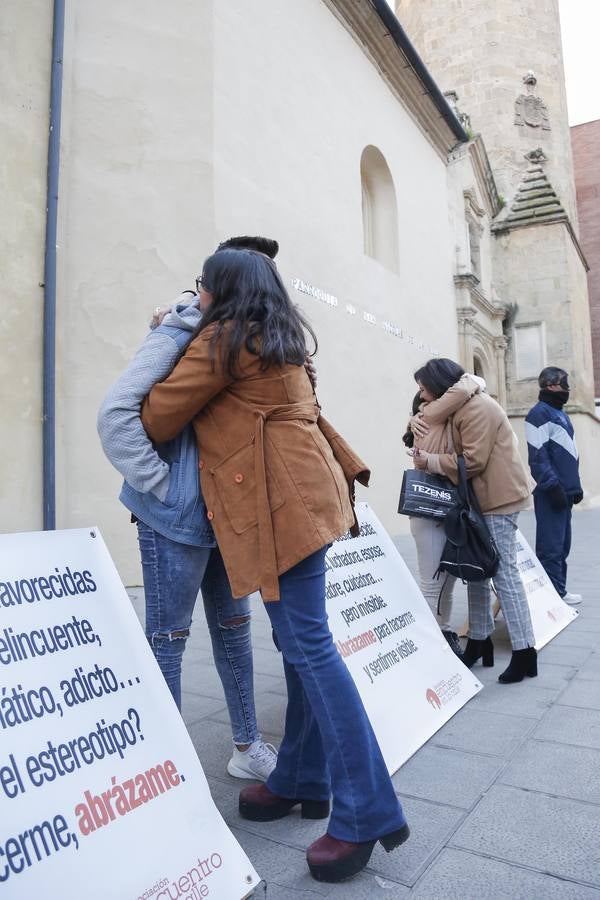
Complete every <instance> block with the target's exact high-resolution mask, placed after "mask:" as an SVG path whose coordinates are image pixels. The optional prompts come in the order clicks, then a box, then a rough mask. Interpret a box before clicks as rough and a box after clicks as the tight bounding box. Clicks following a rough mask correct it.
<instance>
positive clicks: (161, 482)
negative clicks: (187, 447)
mask: <svg viewBox="0 0 600 900" xmlns="http://www.w3.org/2000/svg"><path fill="white" fill-rule="evenodd" d="M190 296H193V300H192V302H191V303H190ZM197 299H198V298H197V297H196V295H195V294H192V292H190V291H185V292H184V293H183V294H180V295H179V297H178V298H177V300H176V301H175V303H174V304H173V306H172V308H171V312H170V313H169V314H168V315H166V316H165V318H164V319H163V321H162V322H161V324H160V325H159V326H158V327H157V328H155V329H154V330H153V331H151V332H150V333H149V334H148V336H147V337H146V340H145V341H144V343H143V344H142V346H141V347H140V349H139V350H138V351H137V353H136V355H135V356H134V358H133V359H132V361H131V362H130V363H129V365H128V366H127V368H126V369H125V371H124V372H123V374H122V375H121V376H120V377H119V378H118V379H117V381H116V382H115V383H114V385H113V386H112V388H111V389H110V390H109V392H108V394H107V395H106V397H105V398H104V401H103V403H102V405H101V407H100V410H99V412H98V423H97V425H98V434H99V436H100V441H101V443H102V447H103V449H104V452H105V454H106V456H107V457H108V459H109V460H110V462H111V463H112V464H113V466H114V467H115V469H117V471H119V472H120V473H121V475H122V476H123V478H124V479H125V481H127V482H128V483H129V484H130V485H131V486H132V487H133V488H135V490H136V491H140V492H141V493H147V492H149V491H152V493H153V494H154V495H155V496H156V497H157V498H158V499H159V500H160V501H161V502H164V501H165V499H166V496H167V491H168V488H169V465H168V463H166V462H165V461H164V460H163V459H162V458H161V457H160V456H159V454H158V453H157V452H156V450H155V449H154V445H153V444H152V441H151V440H150V438H149V437H148V435H147V434H146V432H145V430H144V426H143V425H142V420H141V418H140V412H141V408H142V403H143V402H144V399H145V397H146V396H147V394H149V393H150V390H151V389H152V387H153V386H154V385H155V384H156V383H157V382H158V381H163V379H165V378H166V377H167V375H169V374H170V372H171V370H172V369H173V367H174V366H175V364H176V363H177V361H178V360H179V358H180V357H181V356H182V355H183V353H184V352H185V350H186V348H187V346H188V344H189V343H190V341H191V340H192V338H193V337H194V336H195V334H196V333H197V331H198V329H199V328H200V323H201V321H202V313H201V312H200V310H199V309H198V306H197Z"/></svg>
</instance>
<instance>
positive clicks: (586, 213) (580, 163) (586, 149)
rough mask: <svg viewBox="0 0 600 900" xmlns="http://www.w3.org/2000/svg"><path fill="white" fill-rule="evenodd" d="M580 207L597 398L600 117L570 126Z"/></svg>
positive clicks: (599, 392)
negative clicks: (587, 266)
mask: <svg viewBox="0 0 600 900" xmlns="http://www.w3.org/2000/svg"><path fill="white" fill-rule="evenodd" d="M571 143H572V145H573V162H574V166H575V187H576V189H577V210H578V214H579V229H580V238H581V244H582V247H583V252H584V253H585V256H586V259H587V261H588V265H589V267H590V271H589V272H588V291H589V299H590V317H591V326H592V352H593V357H594V381H595V393H596V397H600V119H596V121H595V122H586V123H585V124H583V125H575V126H574V127H573V128H571Z"/></svg>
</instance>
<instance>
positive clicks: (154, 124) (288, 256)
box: [0, 0, 457, 584]
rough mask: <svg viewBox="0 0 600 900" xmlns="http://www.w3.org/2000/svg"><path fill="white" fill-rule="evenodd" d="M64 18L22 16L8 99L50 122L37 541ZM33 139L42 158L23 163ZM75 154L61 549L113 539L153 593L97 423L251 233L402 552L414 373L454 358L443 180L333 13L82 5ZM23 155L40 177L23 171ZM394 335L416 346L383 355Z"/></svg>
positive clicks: (66, 100)
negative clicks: (47, 111) (55, 88)
mask: <svg viewBox="0 0 600 900" xmlns="http://www.w3.org/2000/svg"><path fill="white" fill-rule="evenodd" d="M21 7H22V8H21ZM46 13H47V11H46V10H45V8H43V12H42V7H38V6H36V16H37V18H34V15H33V13H31V12H30V11H29V8H27V9H26V8H25V5H21V6H17V5H16V4H14V3H13V4H12V7H11V14H14V16H16V19H15V23H16V24H15V26H14V28H13V27H12V26H11V28H12V31H11V30H10V29H9V30H8V33H7V35H6V37H5V40H6V42H7V45H8V49H9V56H8V59H9V65H8V69H9V70H10V67H11V65H12V66H13V67H14V68H15V72H16V73H17V74H16V75H15V76H14V79H13V81H12V82H11V80H10V78H9V79H8V83H9V84H12V85H13V87H14V89H15V90H16V88H17V87H18V86H19V85H20V87H21V88H22V87H23V84H24V83H27V78H28V77H31V78H32V79H33V80H32V84H35V85H37V86H36V92H37V93H36V92H32V96H35V98H36V103H37V106H36V108H35V115H34V116H33V117H28V116H26V115H24V114H23V112H22V111H21V112H19V111H18V110H17V111H16V112H15V115H14V117H13V118H12V119H11V121H10V122H9V129H8V133H9V136H10V140H11V141H12V142H13V143H12V144H9V146H10V147H11V153H12V157H11V165H13V167H14V168H13V171H12V172H11V180H12V183H13V184H14V185H15V187H14V194H13V195H12V196H11V195H10V194H9V202H10V203H12V206H9V208H10V210H11V216H13V217H14V218H15V219H16V220H18V213H22V212H23V197H25V198H26V201H27V206H26V209H27V210H28V213H27V214H28V216H29V218H27V217H23V220H22V222H21V221H20V224H19V227H20V229H21V231H20V236H19V247H20V248H22V252H25V251H26V252H27V253H28V254H29V255H28V256H27V255H26V257H25V262H24V264H23V265H22V266H20V267H19V266H15V275H14V279H13V282H10V284H11V292H12V293H11V294H10V295H9V296H10V297H11V304H10V309H13V308H14V309H15V310H16V309H18V310H19V312H18V314H17V313H13V312H11V316H13V318H11V321H10V324H9V327H8V328H7V334H8V344H7V346H8V348H9V350H8V352H7V353H5V356H4V360H5V362H6V360H10V366H8V367H7V371H8V372H9V373H10V374H11V375H12V374H13V373H17V375H18V377H20V378H24V377H25V374H26V375H27V377H29V378H30V379H31V381H32V383H33V381H34V380H35V381H36V388H35V390H33V389H32V390H29V392H27V391H24V390H21V394H20V398H19V401H18V403H17V407H16V408H15V405H14V403H13V406H12V407H10V410H11V411H10V423H11V428H13V429H16V431H17V432H18V433H19V437H20V440H21V445H20V447H19V455H20V460H19V462H18V464H15V463H12V464H13V465H14V466H15V471H16V473H17V478H16V480H15V485H16V487H15V489H14V490H13V489H12V487H11V490H12V491H13V493H12V494H11V495H10V496H8V499H7V501H6V503H5V502H4V499H3V504H4V505H3V506H2V510H3V515H4V510H5V509H9V510H10V509H11V508H12V507H16V506H17V495H18V498H19V499H18V502H19V506H20V508H21V509H22V510H23V511H24V512H23V514H22V515H21V518H18V516H15V518H14V519H11V521H10V523H9V526H8V528H9V529H10V530H14V528H15V527H23V528H34V527H39V525H40V519H36V515H38V513H37V510H39V509H41V486H40V479H39V474H37V473H38V472H39V467H38V464H40V465H41V462H40V444H39V439H40V434H41V426H40V423H39V389H38V386H37V385H38V384H39V369H40V359H41V343H40V329H41V320H40V313H39V306H38V305H37V304H40V303H41V297H40V298H38V297H37V296H36V300H35V301H33V300H32V301H29V300H28V301H27V302H28V303H29V306H26V307H25V308H26V309H27V314H26V315H24V313H23V307H22V305H19V304H20V301H21V300H22V297H23V295H24V293H25V294H28V296H33V294H32V290H33V287H35V285H37V282H38V281H39V280H41V268H40V263H41V259H42V251H43V221H44V219H43V211H44V207H45V183H44V181H45V147H46V139H45V138H46V136H45V133H44V128H45V123H44V120H43V116H42V110H43V105H42V99H43V97H44V92H47V90H48V84H49V41H50V35H51V25H50V23H49V21H48V19H47V16H46ZM44 16H46V18H44ZM19 17H20V18H19ZM17 25H18V26H19V27H17ZM32 35H34V36H35V35H38V37H37V38H36V39H35V40H33V39H32ZM21 37H22V40H21ZM32 40H33V43H31V41H32ZM36 41H37V43H36ZM28 42H30V44H31V47H32V53H31V59H33V58H35V62H34V63H31V60H30V61H29V62H27V60H28V59H30V57H28V52H29V51H28ZM11 52H12V53H13V56H14V58H13V57H11V56H10V53H11ZM44 53H45V54H46V55H45V57H44ZM11 60H12V62H11ZM19 61H20V62H19ZM20 64H22V70H21V69H19V65H20ZM32 66H33V68H32ZM32 73H36V75H35V77H36V78H37V79H38V81H39V84H38V82H36V81H35V78H33V74H32ZM10 77H11V78H13V75H12V74H11V76H10ZM17 106H18V104H17ZM32 123H36V127H37V132H36V130H35V128H34V126H33V124H32ZM0 127H4V125H2V126H0ZM11 129H12V132H11ZM25 132H26V133H27V135H28V137H31V136H32V135H35V140H32V141H31V147H30V148H29V149H27V148H26V150H25V151H23V149H22V147H21V146H20V145H19V139H22V137H23V135H24V134H25ZM11 135H12V136H11ZM367 144H375V145H376V146H378V147H379V148H380V150H381V151H382V152H383V154H384V155H385V157H386V159H387V162H388V165H389V167H390V170H391V172H392V176H393V178H394V182H395V186H396V192H397V200H398V211H399V243H400V246H399V258H400V271H399V274H394V273H391V272H389V271H387V270H386V269H384V268H383V267H382V266H381V265H380V264H379V263H377V262H375V261H374V260H372V259H370V258H368V257H366V256H365V255H364V253H363V236H362V217H361V186H360V156H361V152H362V150H363V148H364V147H365V146H366V145H367ZM27 146H29V145H27ZM27 154H29V156H30V159H29V157H28V156H27ZM61 154H62V155H61V182H60V207H59V247H58V266H59V269H58V276H59V278H58V346H57V351H58V352H57V376H58V397H57V400H58V429H57V452H58V472H57V476H58V517H57V519H58V521H57V524H58V527H62V528H65V527H79V526H84V525H89V524H92V523H95V524H98V525H99V526H100V527H101V529H102V532H103V534H104V536H105V538H106V540H107V542H108V545H109V548H110V550H111V552H112V554H113V557H114V559H115V561H116V562H117V565H118V567H119V569H120V572H121V575H122V577H123V578H124V580H125V581H126V583H130V584H131V583H139V580H140V570H139V563H138V554H137V548H136V541H135V530H134V529H133V528H132V526H131V525H130V524H129V521H128V514H127V513H126V511H125V510H124V509H123V507H121V506H120V504H119V503H118V500H117V494H118V491H119V486H120V479H119V477H118V475H117V474H116V473H115V472H114V471H113V470H112V468H111V467H110V465H109V464H108V462H107V461H106V460H105V459H104V457H103V454H102V451H101V449H100V445H99V442H98V439H97V436H96V428H95V420H96V413H97V409H98V406H99V404H100V402H101V400H102V397H103V395H104V393H105V391H106V390H107V388H108V387H109V385H110V384H111V383H112V381H113V380H114V379H115V378H116V376H117V375H118V374H119V373H120V372H121V371H122V369H123V368H124V367H125V365H126V364H127V363H128V361H129V360H130V359H131V357H132V355H133V353H134V352H135V349H136V348H137V346H138V345H139V344H140V342H141V340H142V339H143V337H144V335H145V333H146V323H147V321H148V319H149V316H150V314H151V312H152V309H153V308H154V306H156V304H157V303H162V302H164V301H165V300H170V299H171V298H172V297H173V296H174V295H175V294H176V293H177V292H178V291H179V290H180V289H181V288H183V287H188V286H190V285H191V284H192V282H193V277H194V275H195V274H196V273H197V271H199V269H200V265H201V260H202V258H203V257H204V256H205V255H206V254H207V253H209V252H210V251H212V249H213V248H214V246H215V243H216V241H217V239H222V238H224V237H227V236H229V235H231V234H235V233H247V232H249V233H253V232H255V233H264V234H268V235H273V236H274V237H276V238H278V239H279V241H280V242H281V246H282V251H281V256H280V260H279V264H280V267H281V270H282V273H283V275H284V278H285V280H286V282H287V283H288V285H290V292H291V294H292V295H293V296H294V297H295V298H296V299H297V300H299V301H301V302H302V305H303V307H304V308H305V310H306V312H307V314H308V315H309V317H310V318H311V320H312V322H313V324H314V326H315V328H316V330H317V332H318V334H319V338H320V342H321V349H320V352H319V356H318V358H317V364H318V367H319V376H320V385H319V396H320V399H321V402H322V403H323V406H324V408H325V411H326V413H327V414H328V415H329V417H330V418H331V420H332V421H333V422H334V423H335V424H336V425H337V426H338V427H339V428H340V430H341V431H342V432H343V433H344V434H346V435H347V437H348V438H349V439H350V441H351V442H352V443H353V444H354V445H355V446H356V448H357V450H358V451H359V452H361V453H362V454H363V456H364V457H365V459H366V460H367V461H368V462H369V464H370V465H371V466H372V468H373V472H374V475H373V488H372V489H371V490H370V491H369V492H367V493H366V494H365V496H366V497H367V498H368V499H369V501H370V502H371V503H372V505H373V506H374V508H375V509H376V511H377V513H378V514H379V515H380V516H381V517H382V518H383V520H384V521H385V523H386V525H387V527H388V528H389V529H390V531H391V532H392V533H394V532H397V531H400V530H402V529H403V528H404V527H405V526H406V522H405V521H404V520H403V519H400V518H399V517H398V516H397V515H396V513H395V509H396V504H397V497H398V492H399V487H400V482H401V476H402V470H403V468H404V467H405V465H406V464H407V462H408V457H407V456H406V455H405V452H404V448H403V445H402V444H401V441H400V438H401V435H402V433H403V431H404V427H405V423H406V419H407V415H408V409H409V406H410V402H411V399H412V395H413V393H414V390H415V385H414V382H413V380H412V372H413V371H414V369H415V368H416V367H417V366H419V365H420V364H422V363H423V362H424V361H425V360H426V359H427V358H428V357H429V356H430V355H431V350H430V349H429V348H435V349H436V350H437V351H439V352H440V353H442V354H444V355H449V356H456V353H457V339H456V324H455V315H454V300H453V285H452V238H451V233H450V226H449V219H448V210H447V196H446V170H445V164H444V161H443V160H441V159H440V157H439V156H438V155H437V154H436V152H435V151H434V150H433V149H432V148H431V146H430V145H429V143H428V141H427V139H426V138H425V137H424V135H423V134H422V133H421V131H420V130H419V128H418V127H417V125H416V124H415V123H414V121H413V120H412V119H411V118H410V117H409V116H408V114H407V113H406V112H405V110H404V108H403V107H402V105H401V104H400V103H399V101H398V100H397V99H396V98H395V97H394V96H393V95H392V93H391V92H390V91H389V90H388V88H387V86H386V85H385V83H384V82H383V81H382V79H381V77H380V76H379V74H378V72H377V71H376V70H375V68H374V67H373V66H372V64H371V63H370V62H369V61H368V59H367V58H366V57H365V56H364V55H363V53H362V51H361V49H360V48H359V47H358V45H357V44H356V43H355V42H354V40H353V39H352V38H351V37H350V35H349V34H348V33H347V32H346V31H345V30H344V28H343V27H342V25H341V24H340V23H339V22H338V21H337V20H336V19H335V18H334V16H333V15H332V14H331V13H330V11H329V10H328V8H327V7H326V6H325V5H324V4H323V3H322V2H321V0H305V2H304V3H303V4H302V7H301V8H299V7H298V6H297V5H294V6H291V5H287V4H286V6H285V8H283V6H282V5H281V4H278V3H276V2H275V0H258V2H257V3H255V4H253V6H252V11H251V14H250V13H249V11H248V6H247V4H245V3H243V2H242V0H231V2H228V3H218V4H214V7H213V4H211V3H210V2H208V0H205V2H203V3H197V2H195V0H181V2H179V3H178V4H177V6H176V9H174V8H173V7H171V6H168V5H165V4H161V3H159V2H158V0H150V2H141V0H131V2H129V3H127V4H121V3H118V2H117V0H107V2H105V3H103V4H101V5H100V4H97V3H95V2H93V0H78V2H77V3H74V2H71V3H68V4H67V23H66V35H65V53H64V94H63V129H62V140H61ZM19 155H20V156H21V161H23V159H27V160H28V162H27V165H26V166H24V167H22V168H19V165H18V156H19ZM21 173H22V175H21ZM19 177H22V179H25V180H26V181H27V184H26V187H25V188H23V184H18V180H17V179H18V178H19ZM19 204H20V205H19ZM26 230H28V234H27V235H25V238H24V237H23V235H24V232H25V231H26ZM28 241H30V243H28ZM11 277H12V276H11ZM292 278H302V279H304V280H305V281H306V282H310V283H312V284H313V285H315V286H317V287H319V288H321V289H323V290H326V291H329V292H330V293H331V294H335V295H336V296H337V297H338V298H339V305H338V306H337V307H336V308H333V307H330V306H328V305H326V304H324V303H322V302H320V301H318V300H315V299H313V298H312V297H309V296H307V295H305V294H302V293H299V292H297V291H295V290H294V289H293V288H292V287H291V280H292ZM347 304H348V305H351V306H352V307H353V308H354V309H355V310H356V312H355V314H354V315H352V314H350V313H349V312H347V311H346V305H347ZM365 313H366V314H368V315H369V316H370V317H374V318H375V324H371V323H370V322H369V321H367V320H365V319H364V314H365ZM2 316H3V320H2V321H3V324H4V325H5V327H6V321H7V320H6V319H5V312H4V310H3V312H2ZM384 319H387V320H390V321H391V322H392V323H394V325H395V326H396V327H398V329H400V330H401V333H402V336H401V337H394V336H392V335H391V334H388V333H386V332H385V331H384V330H383V328H382V321H383V320H384ZM17 339H19V341H20V342H18V343H17ZM13 344H14V345H15V346H13ZM20 388H22V385H20ZM36 391H37V393H36ZM19 417H21V419H20V418H19ZM23 423H24V424H23ZM19 429H21V430H20V431H19ZM3 452H6V451H3ZM11 458H12V459H14V453H13V455H12V457H11ZM34 469H35V471H33V470H34ZM1 490H3V491H4V490H6V485H5V483H3V487H2V489H1ZM21 522H22V524H21ZM14 523H18V524H14Z"/></svg>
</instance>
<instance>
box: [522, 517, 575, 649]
mask: <svg viewBox="0 0 600 900" xmlns="http://www.w3.org/2000/svg"><path fill="white" fill-rule="evenodd" d="M517 565H518V566H519V572H520V575H521V581H522V582H523V585H524V587H525V591H526V592H527V600H528V602H529V612H530V613H531V623H532V625H533V633H534V635H535V647H536V650H541V649H542V647H545V645H546V644H547V643H548V642H549V641H551V640H552V638H555V637H556V635H557V634H558V633H559V632H561V631H562V630H563V628H566V627H567V625H570V624H571V622H572V621H573V619H576V618H577V611H576V610H574V609H571V607H570V606H567V604H566V603H565V602H564V600H563V599H562V598H561V597H560V596H559V595H558V594H557V592H556V590H555V589H554V586H553V584H552V582H551V581H550V579H549V578H548V576H547V575H546V572H545V570H544V568H543V566H542V564H541V562H540V561H539V559H538V558H537V556H536V555H535V553H534V552H533V550H532V549H531V547H530V546H529V544H528V543H527V541H526V540H525V538H524V537H523V535H522V534H521V532H520V531H518V532H517Z"/></svg>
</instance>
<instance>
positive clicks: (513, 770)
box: [499, 740, 600, 818]
mask: <svg viewBox="0 0 600 900" xmlns="http://www.w3.org/2000/svg"><path fill="white" fill-rule="evenodd" d="M499 781H500V782H501V783H502V784H510V785H512V786H513V787H521V788H525V789H527V790H530V791H541V792H542V793H545V794H554V795H556V796H559V797H569V798H571V799H572V800H583V801H584V802H586V803H597V804H598V806H599V809H598V817H599V818H600V750H592V749H591V748H590V747H573V746H570V745H569V744H554V743H551V742H550V741H538V740H530V741H527V743H526V744H524V745H523V746H522V747H521V748H520V750H519V751H518V752H517V753H516V754H515V756H513V758H512V760H511V762H510V764H509V766H508V768H507V769H506V770H505V771H504V772H503V773H502V775H501V776H500V779H499Z"/></svg>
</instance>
